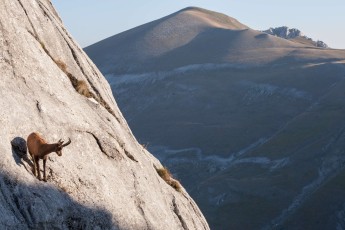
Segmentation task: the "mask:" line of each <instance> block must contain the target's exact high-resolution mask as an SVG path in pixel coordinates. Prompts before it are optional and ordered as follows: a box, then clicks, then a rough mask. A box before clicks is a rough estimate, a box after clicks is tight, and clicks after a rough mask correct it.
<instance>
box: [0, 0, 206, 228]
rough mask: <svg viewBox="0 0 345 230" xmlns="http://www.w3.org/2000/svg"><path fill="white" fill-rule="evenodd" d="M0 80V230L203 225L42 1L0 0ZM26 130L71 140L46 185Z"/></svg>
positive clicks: (196, 210) (53, 164)
mask: <svg viewBox="0 0 345 230" xmlns="http://www.w3.org/2000/svg"><path fill="white" fill-rule="evenodd" d="M71 10H73V9H71ZM0 76H1V81H0V108H1V109H0V126H1V128H0V139H1V144H0V154H1V158H0V216H1V218H0V229H124V230H130V229H132V230H138V229H157V230H158V229H171V230H175V229H196V230H199V229H209V227H208V224H207V222H206V221H205V218H204V217H203V215H202V213H201V212H200V211H199V208H198V207H197V205H196V204H195V203H194V201H193V200H192V199H191V198H190V197H189V195H188V194H187V193H186V191H185V190H184V189H183V188H182V187H181V186H180V185H179V184H178V182H177V181H176V180H173V179H172V178H171V176H170V175H169V177H167V178H165V179H166V180H169V181H167V182H166V181H164V180H163V179H162V178H161V176H160V175H159V174H158V173H157V170H158V169H160V168H163V166H162V165H161V163H160V162H159V161H158V160H157V159H156V158H154V157H153V156H152V155H151V154H150V153H149V152H148V151H147V150H146V149H145V148H144V147H143V146H141V145H140V144H138V142H137V141H136V139H135V138H134V136H133V135H132V133H131V131H130V129H129V128H128V125H127V123H126V121H125V119H124V118H123V116H122V114H121V112H120V111H119V109H118V107H117V105H116V102H115V100H114V98H113V96H112V92H111V89H110V87H109V84H108V83H107V81H106V80H105V78H104V77H103V75H102V74H101V73H100V72H99V70H98V69H97V68H96V66H95V65H94V64H93V63H92V61H91V60H90V59H89V58H88V57H87V55H85V53H84V52H83V50H82V49H81V48H80V47H79V45H78V44H76V42H75V41H74V40H73V39H72V38H71V36H70V34H69V33H68V32H67V31H66V29H65V28H64V26H63V24H62V22H61V20H60V18H59V16H58V15H57V13H56V12H55V10H54V8H53V6H52V4H51V2H50V1H49V0H25V1H24V0H16V1H13V0H3V1H1V4H0ZM34 131H35V132H39V133H41V134H42V136H43V137H44V138H45V139H46V140H47V141H48V142H50V143H52V142H57V141H58V140H59V139H64V140H68V138H70V139H71V140H72V143H71V144H70V145H69V146H68V148H65V149H64V151H63V154H62V156H61V157H58V156H57V155H56V154H55V153H51V155H50V159H49V160H48V164H47V180H48V182H47V183H45V182H41V181H39V180H38V179H37V178H36V177H35V176H34V175H33V173H32V166H33V162H32V160H31V159H30V157H28V154H27V150H26V138H27V136H28V135H29V134H30V133H31V132H34ZM41 168H42V165H41ZM172 182H174V186H175V188H173V187H172V186H170V185H169V184H172ZM168 183H169V184H168ZM176 188H177V189H176ZM177 190H178V191H177Z"/></svg>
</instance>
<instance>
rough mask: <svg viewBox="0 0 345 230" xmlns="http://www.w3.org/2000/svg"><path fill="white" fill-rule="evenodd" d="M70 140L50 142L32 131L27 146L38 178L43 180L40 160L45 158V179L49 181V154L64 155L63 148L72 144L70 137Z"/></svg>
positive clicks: (34, 172)
mask: <svg viewBox="0 0 345 230" xmlns="http://www.w3.org/2000/svg"><path fill="white" fill-rule="evenodd" d="M68 139H69V140H68V142H67V143H65V144H64V142H63V141H62V140H61V139H60V140H59V141H58V142H57V143H53V144H48V143H47V142H46V141H45V140H44V139H43V138H42V137H41V136H40V135H39V134H38V133H35V132H34V133H31V134H30V135H29V136H28V140H27V142H26V143H27V146H28V150H29V153H30V156H31V158H32V160H33V162H34V168H33V170H32V172H33V174H34V175H35V176H36V177H37V175H36V171H37V173H38V177H37V178H38V179H39V180H41V173H40V165H39V160H40V159H43V180H44V181H47V178H46V161H47V159H48V154H49V153H52V152H56V154H57V155H58V156H62V152H61V150H62V148H63V147H66V146H67V145H69V144H71V139H70V138H68Z"/></svg>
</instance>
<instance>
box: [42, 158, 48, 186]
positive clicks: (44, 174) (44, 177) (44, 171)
mask: <svg viewBox="0 0 345 230" xmlns="http://www.w3.org/2000/svg"><path fill="white" fill-rule="evenodd" d="M46 162H47V159H46V158H45V159H43V181H45V182H47V177H46Z"/></svg>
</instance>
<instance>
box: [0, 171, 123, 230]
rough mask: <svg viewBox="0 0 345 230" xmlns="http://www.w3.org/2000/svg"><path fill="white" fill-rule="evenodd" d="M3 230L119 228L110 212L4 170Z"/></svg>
mask: <svg viewBox="0 0 345 230" xmlns="http://www.w3.org/2000/svg"><path fill="white" fill-rule="evenodd" d="M0 201H1V202H0V213H1V218H0V229H118V228H117V227H116V225H115V224H114V223H113V221H112V215H111V213H110V212H109V211H107V210H105V209H102V208H99V207H87V206H85V205H82V204H80V203H78V202H76V201H74V200H73V199H72V198H71V197H70V196H69V195H68V194H66V193H63V192H62V191H60V190H58V189H56V188H54V187H52V186H51V185H47V184H42V185H28V184H24V183H21V182H18V180H16V179H13V177H11V176H10V175H9V174H8V173H4V172H1V171H0Z"/></svg>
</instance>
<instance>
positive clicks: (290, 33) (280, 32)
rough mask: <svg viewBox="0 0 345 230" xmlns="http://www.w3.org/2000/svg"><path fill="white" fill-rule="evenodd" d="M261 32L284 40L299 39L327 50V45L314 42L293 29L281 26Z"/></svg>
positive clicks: (321, 42)
mask: <svg viewBox="0 0 345 230" xmlns="http://www.w3.org/2000/svg"><path fill="white" fill-rule="evenodd" d="M263 32H265V33H268V34H271V35H274V36H277V37H280V38H285V39H294V38H298V37H300V38H303V39H305V40H307V41H310V42H312V43H313V44H314V45H315V46H316V47H320V48H328V45H327V44H326V43H324V42H323V41H319V40H318V41H314V40H313V39H312V38H309V37H307V36H305V35H303V33H302V32H301V31H300V30H298V29H295V28H289V27H287V26H281V27H276V28H272V27H271V28H269V29H268V30H264V31H263Z"/></svg>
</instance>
